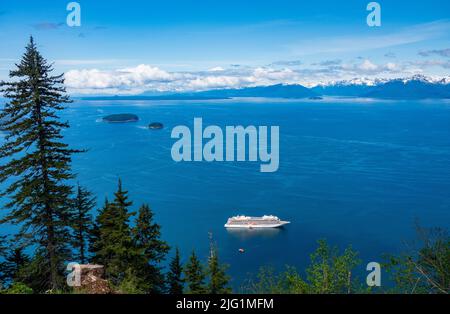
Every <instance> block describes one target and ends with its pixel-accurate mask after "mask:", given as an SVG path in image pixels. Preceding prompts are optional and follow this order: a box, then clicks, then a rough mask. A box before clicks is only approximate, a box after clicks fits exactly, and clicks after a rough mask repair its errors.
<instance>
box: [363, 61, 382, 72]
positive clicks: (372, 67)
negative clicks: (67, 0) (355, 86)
mask: <svg viewBox="0 0 450 314" xmlns="http://www.w3.org/2000/svg"><path fill="white" fill-rule="evenodd" d="M358 67H359V69H361V70H363V71H367V72H370V71H376V70H377V69H378V66H377V65H376V64H374V63H372V62H371V61H370V60H368V59H366V60H364V61H363V62H362V63H361V64H360V65H359V66H358Z"/></svg>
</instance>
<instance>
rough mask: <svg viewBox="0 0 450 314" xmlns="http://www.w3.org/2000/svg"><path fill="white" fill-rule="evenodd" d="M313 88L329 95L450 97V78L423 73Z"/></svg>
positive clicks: (407, 97)
mask: <svg viewBox="0 0 450 314" xmlns="http://www.w3.org/2000/svg"><path fill="white" fill-rule="evenodd" d="M312 90H313V91H314V92H316V93H318V94H320V95H327V96H357V97H369V98H386V99H426V98H450V79H449V78H444V79H440V80H433V79H431V78H427V77H425V76H422V75H415V76H413V77H410V78H404V79H391V80H387V79H383V80H382V79H375V80H364V79H363V80H361V79H356V80H349V81H340V82H335V83H330V84H325V85H318V86H315V87H313V88H312Z"/></svg>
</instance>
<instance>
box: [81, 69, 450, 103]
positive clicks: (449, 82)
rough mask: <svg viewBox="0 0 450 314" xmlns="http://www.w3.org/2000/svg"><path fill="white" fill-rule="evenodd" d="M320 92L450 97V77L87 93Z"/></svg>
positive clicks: (189, 96)
mask: <svg viewBox="0 0 450 314" xmlns="http://www.w3.org/2000/svg"><path fill="white" fill-rule="evenodd" d="M320 96H347V97H367V98H381V99H428V98H433V99H445V98H450V78H449V77H447V78H444V79H439V80H436V79H431V78H428V77H425V76H423V75H415V76H412V77H410V78H402V79H373V80H372V79H364V78H362V79H361V78H360V79H353V80H347V81H338V82H331V83H328V84H320V85H317V86H315V87H312V88H307V87H305V86H302V85H299V84H290V85H286V84H277V85H270V86H258V87H245V88H240V89H216V90H209V91H202V92H192V93H178V94H166V95H154V96H148V94H145V93H144V94H142V95H136V96H107V97H84V98H83V99H85V100H93V99H102V100H114V99H123V100H140V99H141V100H152V99H153V100H183V99H185V100H201V99H226V98H232V97H266V98H312V99H319V98H320Z"/></svg>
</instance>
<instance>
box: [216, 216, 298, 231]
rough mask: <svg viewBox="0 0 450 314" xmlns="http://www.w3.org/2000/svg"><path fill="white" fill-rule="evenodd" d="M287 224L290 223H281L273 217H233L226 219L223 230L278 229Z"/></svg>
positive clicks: (281, 221)
mask: <svg viewBox="0 0 450 314" xmlns="http://www.w3.org/2000/svg"><path fill="white" fill-rule="evenodd" d="M288 223H290V222H289V221H283V220H281V219H280V218H278V217H277V216H273V215H264V216H262V217H250V216H234V217H231V218H228V221H227V223H226V224H225V228H248V229H253V228H255V229H257V228H278V227H281V226H284V225H286V224H288Z"/></svg>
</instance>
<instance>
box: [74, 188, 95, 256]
mask: <svg viewBox="0 0 450 314" xmlns="http://www.w3.org/2000/svg"><path fill="white" fill-rule="evenodd" d="M94 207H95V197H93V196H92V193H91V192H90V191H88V190H87V189H85V188H83V187H82V186H80V185H79V184H78V186H77V195H76V196H75V199H74V204H73V231H74V239H75V240H74V245H73V246H74V247H75V248H76V249H77V253H78V256H77V260H78V261H79V262H80V263H81V264H85V263H86V261H87V257H86V256H87V245H88V242H89V237H90V234H91V233H92V228H93V222H92V215H91V211H92V209H93V208H94Z"/></svg>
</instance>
